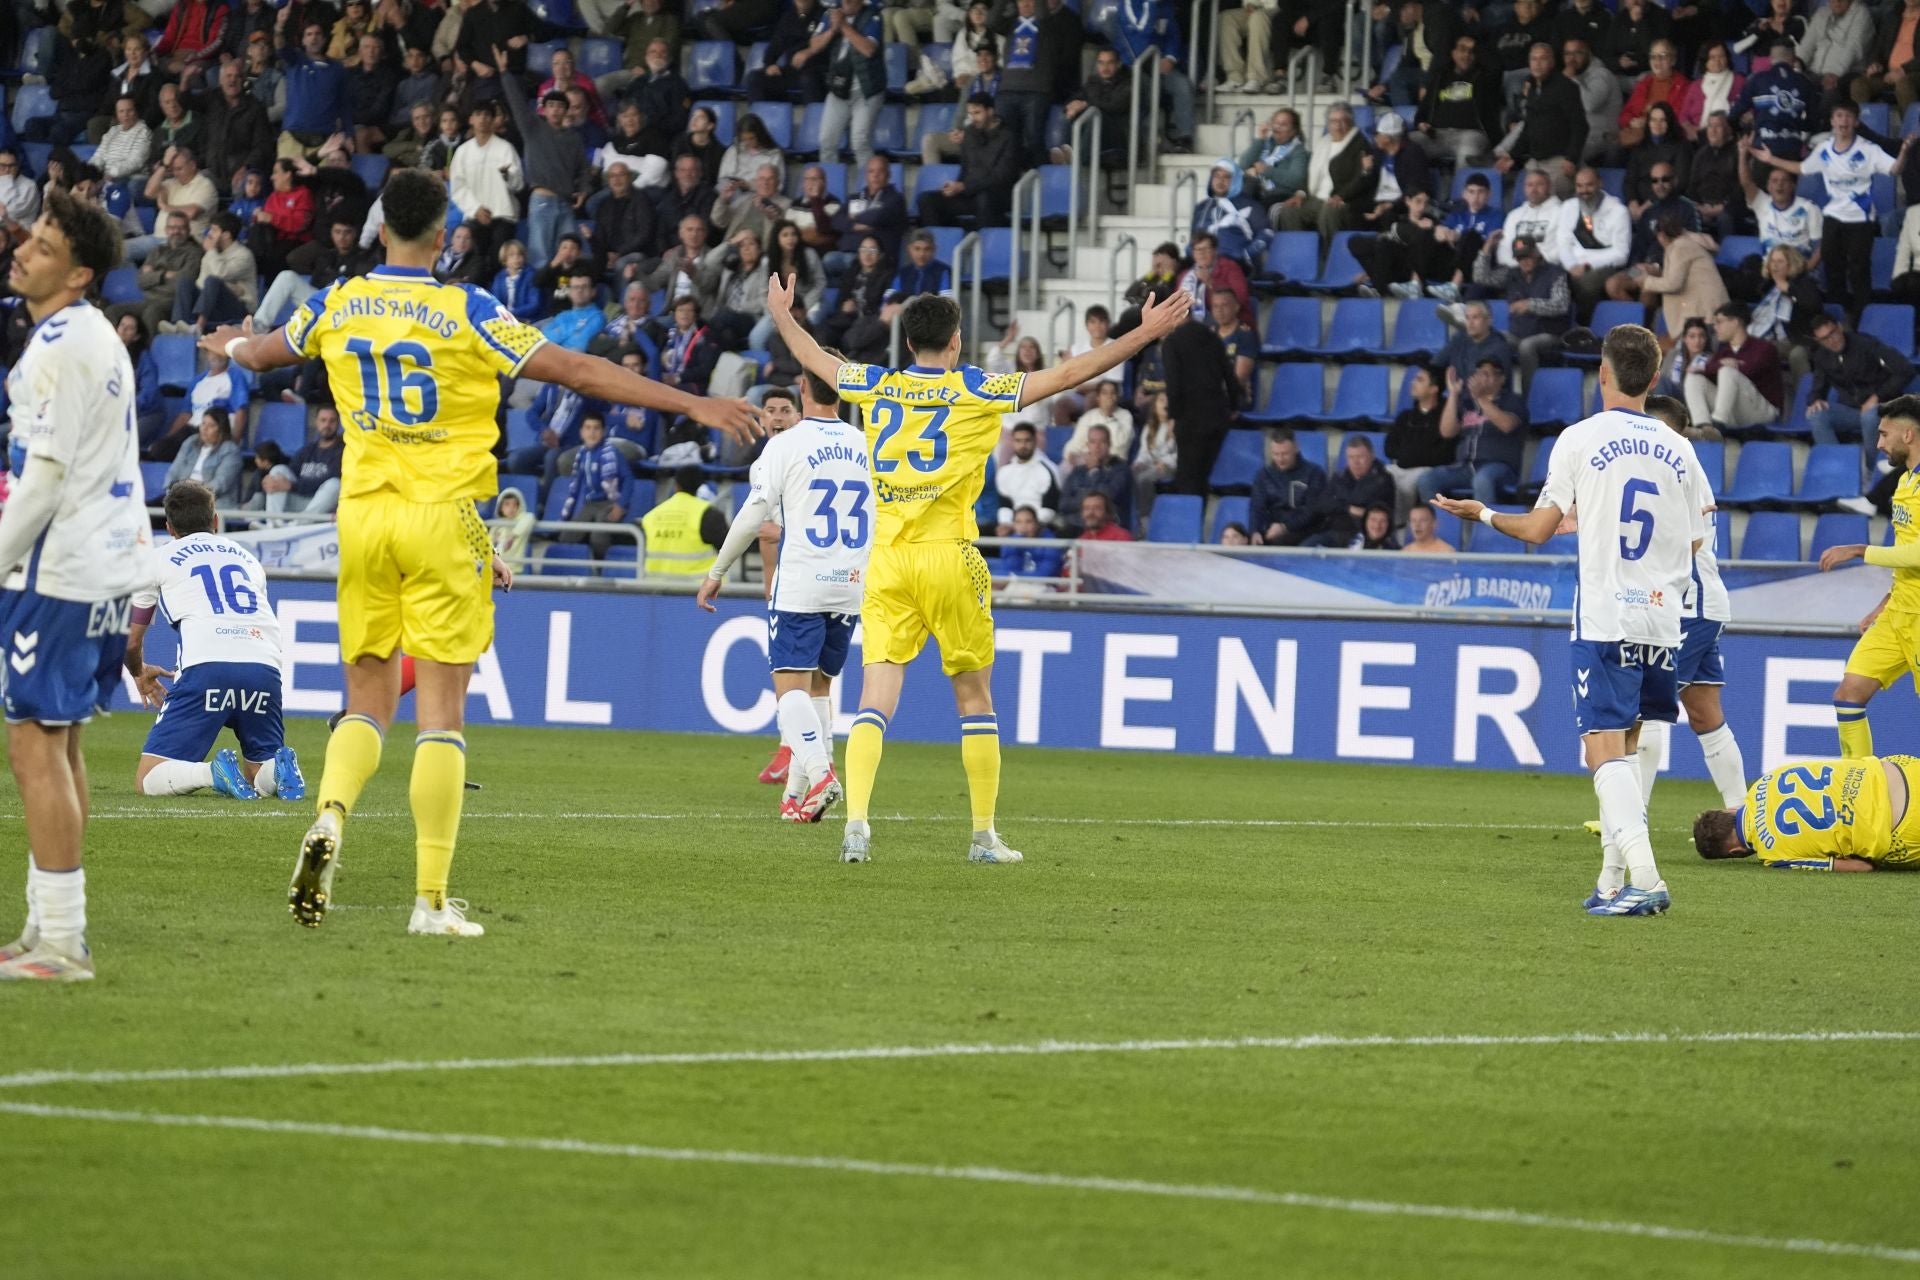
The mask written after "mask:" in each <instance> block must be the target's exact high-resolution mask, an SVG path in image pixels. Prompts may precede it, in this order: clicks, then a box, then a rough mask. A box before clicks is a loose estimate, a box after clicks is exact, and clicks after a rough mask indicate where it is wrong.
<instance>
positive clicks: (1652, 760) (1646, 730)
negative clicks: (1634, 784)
mask: <svg viewBox="0 0 1920 1280" xmlns="http://www.w3.org/2000/svg"><path fill="white" fill-rule="evenodd" d="M1671 732H1673V726H1672V725H1670V724H1668V723H1667V722H1666V721H1664V720H1642V721H1641V722H1640V751H1639V764H1640V807H1641V808H1642V809H1645V808H1647V807H1648V806H1650V805H1652V804H1653V784H1654V783H1655V782H1658V781H1659V780H1660V761H1661V760H1662V759H1663V758H1664V757H1665V756H1666V754H1667V735H1668V734H1669V733H1671Z"/></svg>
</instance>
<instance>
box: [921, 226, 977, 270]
mask: <svg viewBox="0 0 1920 1280" xmlns="http://www.w3.org/2000/svg"><path fill="white" fill-rule="evenodd" d="M920 229H921V230H922V231H925V232H926V233H927V234H928V235H931V236H932V237H933V256H934V258H935V259H936V260H938V261H940V262H944V263H946V264H947V265H948V266H949V267H951V266H952V265H953V251H954V250H955V249H958V248H959V247H960V242H961V241H962V240H965V239H966V238H967V229H966V228H965V227H922V228H920Z"/></svg>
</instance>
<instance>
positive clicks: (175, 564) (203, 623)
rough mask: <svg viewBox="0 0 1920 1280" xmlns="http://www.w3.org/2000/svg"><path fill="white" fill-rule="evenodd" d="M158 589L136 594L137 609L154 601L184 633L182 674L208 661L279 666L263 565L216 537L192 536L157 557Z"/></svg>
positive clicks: (169, 545) (275, 628)
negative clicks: (158, 563) (158, 568)
mask: <svg viewBox="0 0 1920 1280" xmlns="http://www.w3.org/2000/svg"><path fill="white" fill-rule="evenodd" d="M154 554H155V558H156V559H158V560H159V562H160V586H159V589H158V590H157V591H141V592H136V593H135V594H134V597H133V605H134V608H136V609H142V608H152V607H153V605H154V603H155V602H156V600H157V601H158V603H159V605H160V611H161V613H162V614H163V615H164V616H165V618H166V620H167V621H168V622H171V623H172V624H173V625H174V626H175V627H176V628H178V630H179V632H180V660H179V662H178V663H177V664H176V665H177V666H178V667H179V668H180V669H181V670H182V671H184V670H186V669H187V668H188V667H197V666H199V665H200V664H202V663H205V662H258V663H262V664H264V665H266V666H270V667H278V666H279V665H280V621H279V619H278V618H276V617H275V616H274V613H273V606H272V605H271V604H270V603H268V601H267V574H266V570H264V569H262V568H261V567H260V562H259V561H258V560H256V559H254V558H253V556H252V555H251V554H249V553H248V552H247V550H246V549H245V548H243V547H241V546H239V545H238V544H236V543H232V542H229V541H227V540H226V539H225V538H222V537H220V536H219V535H218V534H212V533H191V534H188V535H187V536H186V537H184V538H180V539H177V540H175V541H173V542H169V543H167V544H166V545H165V546H163V547H161V548H160V549H159V550H158V551H157V552H155V553H154Z"/></svg>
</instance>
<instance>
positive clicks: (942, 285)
mask: <svg viewBox="0 0 1920 1280" xmlns="http://www.w3.org/2000/svg"><path fill="white" fill-rule="evenodd" d="M934 250H935V246H934V240H933V233H932V232H930V231H916V232H914V233H913V234H912V235H911V236H908V237H907V257H906V261H904V262H902V263H901V264H900V270H899V272H898V273H897V274H895V276H894V277H893V290H892V292H890V293H888V294H887V301H886V305H885V306H884V307H883V308H882V309H881V311H880V319H881V320H882V321H884V322H886V323H889V324H891V323H892V321H893V313H894V312H895V311H897V310H898V309H899V308H901V307H902V306H904V305H906V303H907V301H908V299H910V298H914V297H916V296H918V295H920V294H923V293H940V294H945V295H947V296H948V297H952V296H953V271H952V269H951V268H950V267H948V266H947V264H946V263H944V262H941V261H940V260H939V259H938V258H936V257H935V256H934ZM1088 310H1089V312H1092V311H1094V310H1103V308H1100V307H1098V306H1096V307H1092V308H1089V309H1088ZM754 345H755V346H756V347H757V346H759V345H760V344H759V343H758V342H755V343H754Z"/></svg>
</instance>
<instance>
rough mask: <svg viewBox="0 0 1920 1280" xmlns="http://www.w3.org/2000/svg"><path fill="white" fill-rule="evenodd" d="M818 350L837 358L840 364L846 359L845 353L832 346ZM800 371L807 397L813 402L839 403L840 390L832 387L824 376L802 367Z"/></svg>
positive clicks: (834, 358)
mask: <svg viewBox="0 0 1920 1280" xmlns="http://www.w3.org/2000/svg"><path fill="white" fill-rule="evenodd" d="M820 350H821V352H822V353H823V354H824V355H826V356H827V357H828V358H830V359H833V360H837V361H839V362H840V363H841V364H845V363H846V361H847V358H846V356H845V355H843V354H841V353H840V352H839V351H837V350H835V349H834V348H832V347H822V348H820ZM800 373H801V376H802V377H803V378H804V379H805V380H806V384H807V399H809V400H811V401H813V402H814V403H815V404H839V403H840V392H839V391H838V390H837V389H836V388H835V387H834V385H833V384H832V383H831V382H828V381H827V380H826V379H825V378H823V377H821V376H820V375H819V374H817V373H815V372H814V371H813V370H811V369H802V370H801V371H800Z"/></svg>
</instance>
